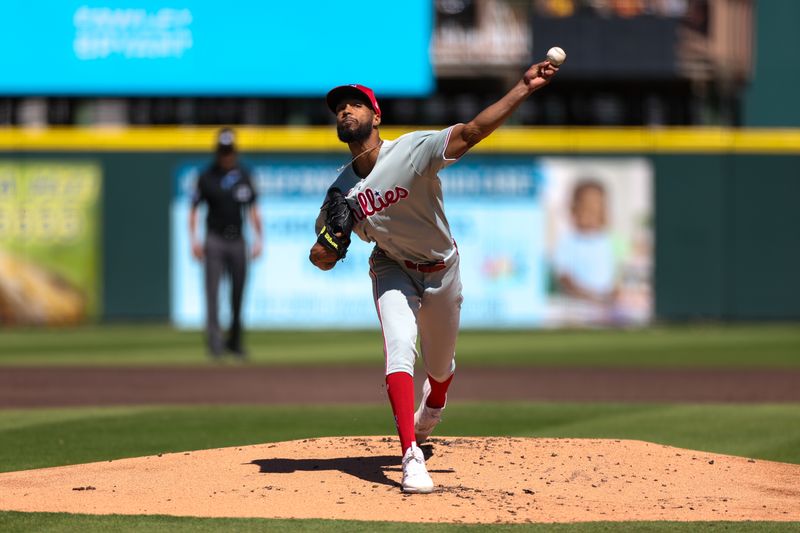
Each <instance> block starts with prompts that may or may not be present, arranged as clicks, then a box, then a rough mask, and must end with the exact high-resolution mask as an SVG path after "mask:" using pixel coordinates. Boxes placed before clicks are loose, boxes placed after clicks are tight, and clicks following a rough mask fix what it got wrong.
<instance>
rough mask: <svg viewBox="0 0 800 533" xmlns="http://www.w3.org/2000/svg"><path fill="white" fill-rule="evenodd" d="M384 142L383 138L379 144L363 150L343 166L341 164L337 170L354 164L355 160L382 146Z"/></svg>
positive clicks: (339, 170)
mask: <svg viewBox="0 0 800 533" xmlns="http://www.w3.org/2000/svg"><path fill="white" fill-rule="evenodd" d="M382 144H383V139H381V142H379V143H378V144H376V145H375V146H373V147H372V148H367V149H366V150H364V151H363V152H361V153H360V154H358V155H357V156H355V157H354V158H353V159H351V160H350V161H348V162H347V163H345V164H344V165H342V166H340V167H339V168H337V169H336V172H337V173H339V172H341V171H342V170H344V169H345V168H346V167H347V165H352V164H353V163H354V162H355V160H356V159H358V158H359V157H361V156H362V155H364V154H368V153H369V152H371V151H373V150H375V149H376V148H380V147H381V145H382Z"/></svg>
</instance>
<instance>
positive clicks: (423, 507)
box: [0, 365, 800, 523]
mask: <svg viewBox="0 0 800 533" xmlns="http://www.w3.org/2000/svg"><path fill="white" fill-rule="evenodd" d="M799 381H800V372H798V371H795V370H746V369H743V370H703V369H695V370H678V369H675V370H670V369H657V370H646V369H591V368H588V369H587V368H583V369H581V368H532V369H527V368H526V369H491V368H484V369H480V368H464V369H460V370H459V372H458V377H457V380H456V381H454V383H453V387H451V394H450V396H451V398H453V399H454V400H455V399H457V400H458V401H509V400H534V401H579V402H590V401H623V402H748V403H751V402H797V401H800V387H797V383H798V382H799ZM420 384H421V376H418V377H417V390H418V391H419V388H420ZM298 391H302V395H301V396H299V395H298ZM351 402H386V391H385V389H384V386H383V379H382V375H381V373H380V369H374V368H342V367H326V368H320V367H302V368H301V367H297V368H290V367H259V366H249V365H245V366H237V367H230V366H222V367H216V368H215V367H205V368H176V367H153V368H141V367H138V368H120V367H107V368H76V367H65V368H4V369H3V370H2V372H0V408H9V407H42V406H70V405H125V404H237V403H242V404H271V403H351ZM397 442H398V441H397V438H396V437H395V436H392V437H350V438H321V439H308V440H302V441H292V442H282V443H273V444H262V445H258V446H247V447H235V448H223V449H215V450H200V451H192V452H183V453H171V454H162V455H158V456H150V457H139V458H134V459H122V460H114V461H107V462H101V463H91V464H85V465H73V466H65V467H56V468H45V469H40V470H29V471H22V472H9V473H4V474H0V510H16V511H28V512H67V513H88V514H164V515H179V516H202V517H265V518H323V519H351V520H387V521H401V522H450V523H527V522H581V521H629V520H677V521H704V520H723V521H743V520H769V521H800V465H792V464H784V463H777V462H770V461H761V460H758V461H756V460H752V459H747V458H742V457H733V456H727V455H719V454H712V453H707V452H698V451H691V450H684V449H680V448H673V447H668V446H662V445H658V444H651V443H646V442H639V441H627V440H602V439H533V438H530V439H523V438H505V437H493V438H463V437H458V438H451V437H438V438H433V439H431V441H430V442H428V443H425V444H424V445H423V450H424V451H425V453H426V457H427V464H428V469H429V471H430V472H431V475H432V477H433V479H434V482H435V483H436V484H437V489H436V491H435V492H434V493H433V494H427V495H404V494H403V493H402V492H401V491H400V480H401V477H402V471H401V467H400V453H399V452H400V450H399V447H398V444H397Z"/></svg>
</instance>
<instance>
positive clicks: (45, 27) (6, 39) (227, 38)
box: [0, 0, 433, 96]
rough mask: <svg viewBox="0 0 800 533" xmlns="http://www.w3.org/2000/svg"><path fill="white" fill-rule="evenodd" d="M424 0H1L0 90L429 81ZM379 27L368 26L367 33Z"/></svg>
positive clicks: (297, 87)
mask: <svg viewBox="0 0 800 533" xmlns="http://www.w3.org/2000/svg"><path fill="white" fill-rule="evenodd" d="M432 9H433V8H432V6H431V5H430V2H428V1H427V0H407V1H404V2H372V3H370V4H368V5H365V4H364V3H363V2H356V1H354V0H340V1H337V2H330V1H328V0H306V1H305V2H303V3H302V4H298V3H292V2H250V1H244V0H231V1H228V2H224V3H220V2H213V1H210V0H140V1H136V2H131V1H130V0H100V1H97V2H86V1H85V0H45V1H43V2H6V3H4V5H3V8H2V14H3V20H4V23H3V24H2V31H0V49H2V50H3V51H4V53H3V54H2V55H0V70H1V71H2V72H5V73H7V74H8V75H5V76H2V77H0V94H12V95H27V94H43V95H57V94H76V95H85V94H91V95H118V94H119V95H141V94H144V95H159V94H170V95H259V96H264V95H276V96H318V95H320V94H324V93H325V92H326V91H327V90H328V89H330V88H331V87H333V86H336V85H341V84H345V83H362V84H365V85H368V86H372V87H374V88H375V89H376V91H377V92H378V94H379V96H380V95H424V94H427V93H429V92H430V91H431V89H432V87H433V70H432V67H431V63H430V54H429V46H430V38H431V32H432V16H433V13H432ZM376 28H378V29H376Z"/></svg>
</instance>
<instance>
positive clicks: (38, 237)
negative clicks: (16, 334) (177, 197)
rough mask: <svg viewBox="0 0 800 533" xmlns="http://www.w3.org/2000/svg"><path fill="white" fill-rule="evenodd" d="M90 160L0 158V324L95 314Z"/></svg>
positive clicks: (96, 252)
mask: <svg viewBox="0 0 800 533" xmlns="http://www.w3.org/2000/svg"><path fill="white" fill-rule="evenodd" d="M101 181H102V172H101V168H100V166H99V165H98V164H96V163H91V162H86V163H82V162H56V161H18V160H0V325H3V324H35V325H56V324H75V323H79V322H82V321H84V320H86V319H88V318H95V317H97V316H98V315H99V306H100V294H99V293H100V282H101V279H100V274H101V273H100V257H101V255H100V254H101V250H100V228H99V210H100V190H101Z"/></svg>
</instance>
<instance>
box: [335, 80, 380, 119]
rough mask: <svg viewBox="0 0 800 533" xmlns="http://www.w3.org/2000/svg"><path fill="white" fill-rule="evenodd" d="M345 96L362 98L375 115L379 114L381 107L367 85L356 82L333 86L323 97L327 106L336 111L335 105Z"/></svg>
mask: <svg viewBox="0 0 800 533" xmlns="http://www.w3.org/2000/svg"><path fill="white" fill-rule="evenodd" d="M345 98H357V99H358V100H364V102H365V103H366V104H367V105H369V106H370V107H371V108H372V110H373V111H375V114H376V115H378V116H380V114H381V107H380V106H379V105H378V100H377V98H375V92H374V91H373V90H372V89H370V88H369V87H364V86H363V85H358V84H357V83H352V84H350V85H340V86H338V87H334V88H333V89H331V90H330V91H328V96H326V97H325V101H326V102H327V103H328V108H330V110H331V111H332V112H333V113H336V106H337V105H339V102H341V101H342V100H343V99H345Z"/></svg>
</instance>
